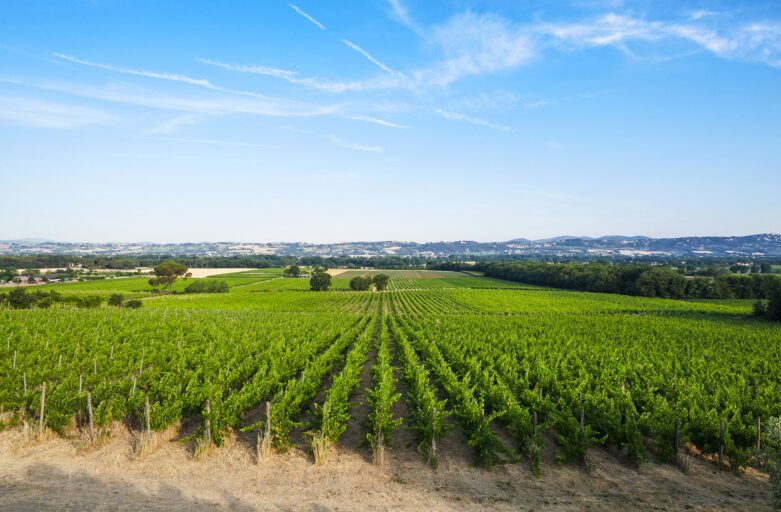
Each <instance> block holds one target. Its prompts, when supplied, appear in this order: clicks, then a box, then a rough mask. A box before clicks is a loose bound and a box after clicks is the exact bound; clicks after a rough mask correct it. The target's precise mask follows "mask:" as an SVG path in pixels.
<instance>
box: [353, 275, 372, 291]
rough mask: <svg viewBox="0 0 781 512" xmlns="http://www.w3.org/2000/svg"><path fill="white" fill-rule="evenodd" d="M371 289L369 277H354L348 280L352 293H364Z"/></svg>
mask: <svg viewBox="0 0 781 512" xmlns="http://www.w3.org/2000/svg"><path fill="white" fill-rule="evenodd" d="M371 287H372V278H371V277H361V276H356V277H353V278H352V279H350V289H351V290H353V291H366V290H370V289H371Z"/></svg>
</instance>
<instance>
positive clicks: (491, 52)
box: [415, 11, 534, 86]
mask: <svg viewBox="0 0 781 512" xmlns="http://www.w3.org/2000/svg"><path fill="white" fill-rule="evenodd" d="M430 39H431V41H432V42H433V43H434V44H436V45H438V46H439V47H440V49H441V50H442V52H443V54H444V56H445V59H444V60H442V61H440V62H439V63H437V64H435V65H434V66H432V67H430V68H427V69H424V70H420V71H418V72H417V73H416V74H415V76H416V78H418V79H419V80H420V81H421V82H423V83H428V84H432V85H439V86H446V85H448V84H450V83H452V82H455V81H457V80H459V79H461V78H463V77H466V76H475V75H482V74H485V73H491V72H496V71H502V70H506V69H512V68H515V67H517V66H519V65H521V64H523V63H526V62H528V61H529V60H531V58H532V57H533V56H534V45H533V41H532V40H531V38H530V37H529V35H528V31H527V30H525V29H523V28H522V27H520V26H516V25H513V24H511V23H509V22H508V21H507V20H505V19H504V18H501V17H499V16H496V15H493V14H475V13H473V12H471V11H467V12H465V13H462V14H459V15H456V16H453V17H452V18H450V19H449V20H448V21H447V22H446V23H445V24H443V25H440V26H438V27H435V28H434V29H433V31H432V35H431V37H430Z"/></svg>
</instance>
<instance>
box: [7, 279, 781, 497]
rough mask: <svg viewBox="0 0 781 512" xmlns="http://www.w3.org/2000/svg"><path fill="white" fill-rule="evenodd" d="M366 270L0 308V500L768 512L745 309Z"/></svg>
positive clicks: (136, 285)
mask: <svg viewBox="0 0 781 512" xmlns="http://www.w3.org/2000/svg"><path fill="white" fill-rule="evenodd" d="M388 273H389V274H391V282H390V287H389V291H387V292H351V291H348V285H347V282H348V279H349V278H350V277H353V276H355V275H363V274H364V272H363V271H360V272H355V273H354V272H352V271H350V272H345V273H342V274H340V275H338V276H337V277H335V278H334V279H333V282H334V285H333V287H332V291H329V292H320V293H316V292H309V291H307V290H308V281H307V280H306V279H285V278H282V277H280V276H281V271H280V270H279V269H269V270H266V269H260V270H249V271H244V272H240V273H231V274H228V275H225V276H217V277H210V278H207V279H221V280H225V281H227V282H228V283H229V285H230V292H229V293H218V294H176V295H166V296H159V295H157V296H155V295H153V294H151V293H150V292H149V286H148V285H145V284H144V283H145V279H142V278H127V279H111V280H101V281H92V282H87V283H74V284H61V285H49V287H50V288H51V289H57V290H58V291H60V292H61V293H63V294H70V293H72V294H88V293H91V294H94V293H100V294H104V295H109V294H111V293H115V292H116V291H120V292H121V293H124V294H125V295H126V296H128V297H130V296H133V297H138V298H141V299H142V302H143V304H144V305H143V307H142V308H140V309H137V310H129V309H121V308H114V307H109V306H103V307H101V308H99V309H76V308H71V307H55V308H52V309H46V310H0V342H2V345H0V407H1V409H0V414H1V416H0V419H1V421H2V422H3V423H4V425H5V429H4V431H3V432H2V433H0V457H2V459H3V464H1V465H0V506H3V505H4V506H5V507H6V508H9V509H14V510H15V509H26V510H40V509H50V510H55V509H56V510H59V509H63V508H74V507H80V508H105V509H126V510H130V509H133V510H137V509H139V508H153V509H160V510H163V509H166V510H171V509H174V510H184V509H189V510H192V509H206V508H210V507H214V506H218V507H222V508H225V509H231V510H235V509H239V510H252V509H294V510H298V509H316V510H320V509H332V508H333V509H337V508H339V509H348V510H357V509H365V508H378V509H393V510H415V509H420V508H423V507H426V508H431V509H435V510H439V509H448V510H461V509H465V508H467V509H483V510H495V509H503V510H530V509H534V510H541V509H543V510H583V509H594V510H619V509H621V510H681V509H684V508H687V509H689V508H691V509H695V510H722V509H723V510H727V509H733V510H765V509H769V505H768V503H769V489H768V484H767V481H766V478H765V477H764V476H763V475H762V474H760V473H759V472H757V471H756V470H754V469H752V467H751V466H753V465H754V459H753V457H754V454H755V451H756V443H757V438H756V433H757V428H756V427H757V419H758V418H762V419H768V418H770V417H773V416H779V415H781V401H779V399H778V396H779V389H780V387H781V329H779V328H778V326H774V325H771V324H768V323H766V322H762V321H759V320H754V319H752V318H750V317H749V315H748V313H749V312H750V309H751V305H750V303H746V302H741V301H729V302H718V301H711V302H685V301H674V300H664V299H645V298H639V297H626V296H618V295H607V294H592V293H581V292H566V291H558V290H548V289H544V288H538V287H532V286H524V285H519V284H517V283H510V282H505V281H500V280H496V279H489V278H485V277H481V276H475V275H467V274H464V273H458V272H436V273H429V272H426V271H416V272H414V273H412V274H411V273H409V272H407V271H400V272H396V273H394V272H392V271H390V272H388ZM413 274H414V275H413ZM183 285H184V283H177V285H176V287H175V289H176V290H179V291H181V290H182V289H183V288H182V287H183ZM42 288H43V287H42ZM44 383H45V396H44V397H43V398H44V400H43V402H44V404H45V408H44V414H43V418H41V416H40V410H41V402H42V395H43V384H44ZM266 403H268V404H269V409H268V410H269V412H270V414H269V415H268V416H267V415H266V410H267V409H266ZM41 419H43V426H44V430H43V434H41V433H40V432H41V431H40V428H41V423H40V420H41ZM722 425H723V429H722ZM760 441H761V439H760ZM676 448H677V449H676ZM719 459H721V460H720V461H719ZM746 467H747V468H748V469H746V470H745V471H744V470H743V469H742V468H746ZM684 470H686V471H688V473H686V472H685V471H684Z"/></svg>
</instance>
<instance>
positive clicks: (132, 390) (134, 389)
mask: <svg viewBox="0 0 781 512" xmlns="http://www.w3.org/2000/svg"><path fill="white" fill-rule="evenodd" d="M135 394H136V378H135V377H133V389H131V390H130V397H131V398H132V397H133V396H134V395H135Z"/></svg>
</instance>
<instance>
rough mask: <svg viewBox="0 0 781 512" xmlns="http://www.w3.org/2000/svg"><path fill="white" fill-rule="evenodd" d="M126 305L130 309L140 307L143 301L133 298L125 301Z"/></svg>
mask: <svg viewBox="0 0 781 512" xmlns="http://www.w3.org/2000/svg"><path fill="white" fill-rule="evenodd" d="M124 307H126V308H130V309H138V308H140V307H141V301H140V300H138V299H131V300H129V301H127V302H125V304H124Z"/></svg>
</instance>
